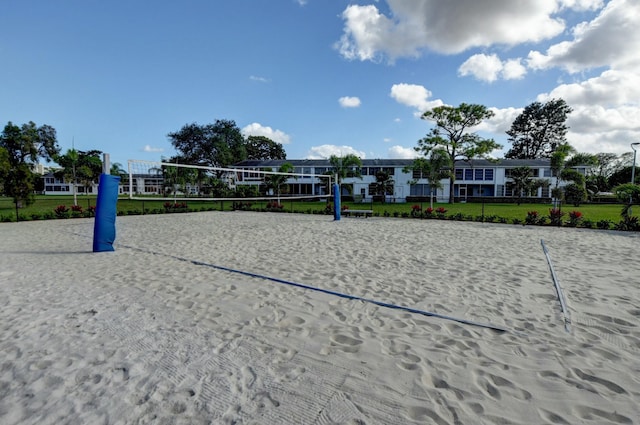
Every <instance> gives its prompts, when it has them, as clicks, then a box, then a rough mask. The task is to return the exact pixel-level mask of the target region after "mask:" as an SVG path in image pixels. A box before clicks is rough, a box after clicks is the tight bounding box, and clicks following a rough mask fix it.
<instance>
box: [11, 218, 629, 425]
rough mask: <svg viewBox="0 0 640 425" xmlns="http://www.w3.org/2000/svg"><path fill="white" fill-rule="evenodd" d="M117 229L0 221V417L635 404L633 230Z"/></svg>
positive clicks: (90, 419) (206, 223)
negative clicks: (100, 240)
mask: <svg viewBox="0 0 640 425" xmlns="http://www.w3.org/2000/svg"><path fill="white" fill-rule="evenodd" d="M117 232H118V233H117V239H116V243H115V248H116V251H115V252H110V253H92V252H91V247H92V234H93V221H92V220H91V219H74V220H57V221H40V222H38V221H36V222H23V223H2V224H0V353H1V356H0V365H1V367H0V423H2V424H7V425H10V424H152V423H153V424H210V423H212V424H318V425H321V424H322V425H324V424H351V425H356V424H407V423H416V424H418V423H419V424H438V425H444V424H451V425H454V424H522V425H525V424H594V425H596V424H598V425H600V424H640V409H639V408H638V406H639V405H640V258H639V257H638V250H639V247H640V235H638V234H632V233H620V232H614V231H597V230H586V229H567V228H550V227H533V226H527V227H523V226H513V225H499V224H488V223H484V224H483V223H469V222H450V221H439V220H411V219H391V218H369V219H355V218H343V219H342V220H340V221H339V222H334V221H333V220H332V217H331V216H319V215H301V214H273V213H253V212H208V213H195V214H171V215H151V216H128V217H118V219H117ZM541 240H544V242H545V245H546V247H547V249H548V252H549V257H550V258H551V260H552V263H553V268H554V269H555V273H556V274H557V277H558V280H559V283H560V285H561V287H562V289H563V292H564V296H565V299H566V305H567V309H568V312H569V313H570V320H571V322H570V326H569V329H570V332H567V331H566V330H565V318H564V316H563V314H562V311H561V308H560V303H559V300H558V297H557V294H556V290H555V288H554V284H553V281H552V277H551V273H550V269H549V264H548V263H547V259H546V258H545V254H544V252H543V249H542V246H541ZM239 272H242V273H239ZM255 275H259V276H264V277H270V278H273V279H271V280H270V279H263V278H259V277H255ZM278 280H281V281H289V282H296V283H300V284H303V285H307V286H312V287H317V288H321V289H324V290H327V291H332V292H336V293H343V294H350V295H353V296H355V297H358V298H364V299H371V300H379V301H382V302H385V303H389V304H393V305H398V306H406V307H410V308H413V309H417V310H423V311H427V312H434V313H438V314H439V315H443V316H450V317H452V318H460V319H464V320H468V321H473V322H479V323H482V324H490V325H494V326H496V327H499V328H503V329H505V331H504V332H502V331H496V330H492V329H487V328H485V327H480V326H473V325H470V324H464V323H459V322H455V321H451V320H445V319H443V318H439V317H430V316H425V315H421V314H417V313H411V312H407V311H403V310H398V309H390V308H385V307H382V306H380V305H375V304H372V303H368V302H365V301H362V300H350V299H345V298H341V297H338V296H334V295H331V294H328V293H322V292H317V291H312V290H309V289H305V288H301V287H296V286H291V285H287V284H285V283H282V282H279V281H278Z"/></svg>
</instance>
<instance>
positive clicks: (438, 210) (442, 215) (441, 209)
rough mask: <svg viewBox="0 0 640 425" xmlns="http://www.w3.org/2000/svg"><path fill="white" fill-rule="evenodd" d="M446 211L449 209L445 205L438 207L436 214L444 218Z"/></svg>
mask: <svg viewBox="0 0 640 425" xmlns="http://www.w3.org/2000/svg"><path fill="white" fill-rule="evenodd" d="M446 212H447V210H446V209H445V208H444V207H438V208H436V216H437V217H438V218H444V215H445V213H446Z"/></svg>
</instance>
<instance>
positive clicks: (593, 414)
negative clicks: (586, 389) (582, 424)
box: [575, 406, 633, 424]
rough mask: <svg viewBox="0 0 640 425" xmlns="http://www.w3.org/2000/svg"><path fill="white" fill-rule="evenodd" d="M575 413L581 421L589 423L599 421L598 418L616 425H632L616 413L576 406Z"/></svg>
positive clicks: (628, 419)
mask: <svg viewBox="0 0 640 425" xmlns="http://www.w3.org/2000/svg"><path fill="white" fill-rule="evenodd" d="M575 411H576V413H577V414H578V416H579V417H580V418H582V419H586V420H589V421H599V420H600V419H599V418H602V419H606V420H608V421H610V422H614V423H618V424H632V423H633V421H632V420H631V419H630V418H627V417H626V416H623V415H620V414H618V413H617V412H605V411H604V410H600V409H595V408H593V407H589V406H577V407H575Z"/></svg>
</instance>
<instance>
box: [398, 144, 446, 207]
mask: <svg viewBox="0 0 640 425" xmlns="http://www.w3.org/2000/svg"><path fill="white" fill-rule="evenodd" d="M451 169H452V167H451V162H450V159H449V155H448V154H447V152H446V151H445V150H443V149H434V150H432V151H431V153H430V155H429V158H424V157H419V158H416V159H415V160H414V161H413V164H411V166H409V167H407V169H405V172H407V171H409V170H411V171H418V172H419V173H420V175H421V176H422V177H424V178H425V179H427V182H428V183H429V205H430V207H431V208H433V198H434V195H435V194H436V191H437V190H438V189H442V188H443V184H442V179H446V178H448V177H449V176H450V175H451Z"/></svg>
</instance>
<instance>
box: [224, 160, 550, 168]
mask: <svg viewBox="0 0 640 425" xmlns="http://www.w3.org/2000/svg"><path fill="white" fill-rule="evenodd" d="M284 163H289V164H291V165H293V166H294V167H331V163H330V162H329V160H328V159H268V160H253V159H248V160H245V161H240V162H237V163H235V164H234V165H233V166H234V167H240V168H242V167H271V168H278V167H280V166H281V165H282V164H284ZM549 163H550V161H549V160H548V159H498V160H493V161H490V160H487V159H473V160H470V161H456V167H458V168H472V167H473V168H475V167H501V168H512V167H532V168H540V167H548V166H549ZM411 164H413V159H363V160H362V166H363V167H406V166H409V165H411Z"/></svg>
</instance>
